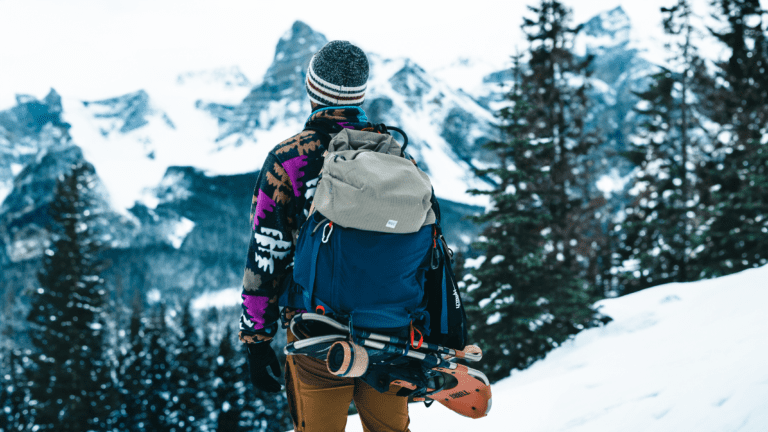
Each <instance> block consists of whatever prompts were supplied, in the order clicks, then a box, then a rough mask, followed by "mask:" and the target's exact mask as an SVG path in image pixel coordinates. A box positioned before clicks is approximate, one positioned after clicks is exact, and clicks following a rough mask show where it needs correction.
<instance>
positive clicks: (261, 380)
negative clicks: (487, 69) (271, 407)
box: [246, 342, 281, 393]
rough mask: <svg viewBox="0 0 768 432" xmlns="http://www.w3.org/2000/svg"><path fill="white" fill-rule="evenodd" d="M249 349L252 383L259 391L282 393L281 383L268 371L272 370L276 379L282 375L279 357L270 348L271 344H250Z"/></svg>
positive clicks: (247, 345)
mask: <svg viewBox="0 0 768 432" xmlns="http://www.w3.org/2000/svg"><path fill="white" fill-rule="evenodd" d="M246 347H247V348H248V367H249V369H250V371H251V382H252V383H253V386H254V387H256V388H257V389H259V390H262V391H265V392H269V393H277V392H279V391H280V388H281V387H280V383H279V382H277V380H276V379H275V378H273V377H272V376H271V375H269V372H267V369H268V368H269V369H272V374H274V376H275V377H279V376H280V375H281V371H280V363H279V362H278V361H277V355H276V354H275V352H274V351H273V350H272V347H271V346H269V342H260V343H249V344H246Z"/></svg>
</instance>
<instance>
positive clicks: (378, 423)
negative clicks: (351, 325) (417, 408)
mask: <svg viewBox="0 0 768 432" xmlns="http://www.w3.org/2000/svg"><path fill="white" fill-rule="evenodd" d="M294 340H296V338H295V336H294V335H293V334H291V332H290V330H289V331H288V342H293V341H294ZM285 388H286V393H287V394H288V408H289V409H290V411H291V418H292V419H293V427H294V429H295V431H296V432H314V431H343V430H344V427H345V426H346V424H347V411H348V409H349V403H350V401H352V400H354V401H355V407H356V408H357V412H358V413H359V415H360V421H361V422H362V423H363V430H364V431H365V432H407V431H408V424H409V423H410V419H409V418H408V399H407V398H406V397H402V396H395V392H397V390H398V389H399V388H394V387H393V388H390V391H388V392H387V393H379V392H378V391H376V390H375V389H374V388H373V387H371V386H369V385H368V384H366V383H365V382H363V381H362V380H359V379H354V378H339V377H337V376H335V375H332V374H331V373H330V372H328V369H327V368H326V365H325V362H323V361H320V360H317V359H314V358H311V357H305V356H288V358H287V359H286V361H285Z"/></svg>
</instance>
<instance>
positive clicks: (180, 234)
mask: <svg viewBox="0 0 768 432" xmlns="http://www.w3.org/2000/svg"><path fill="white" fill-rule="evenodd" d="M194 227H195V223H194V222H192V221H191V220H189V219H187V218H185V217H182V218H181V220H180V221H179V222H178V223H176V225H175V226H174V229H173V231H171V232H170V233H169V234H168V241H169V242H170V243H171V246H173V247H174V248H175V249H178V248H180V247H181V244H182V243H183V242H184V239H185V238H187V234H189V233H190V232H192V229H193V228H194Z"/></svg>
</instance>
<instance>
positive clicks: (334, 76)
mask: <svg viewBox="0 0 768 432" xmlns="http://www.w3.org/2000/svg"><path fill="white" fill-rule="evenodd" d="M367 82H368V58H367V57H366V56H365V53H364V52H363V50H361V49H360V48H358V47H356V46H354V45H352V44H351V43H349V42H347V41H331V42H328V43H327V44H325V46H324V47H322V48H321V49H320V51H318V52H317V54H315V55H314V56H313V57H312V60H310V61H309V69H307V94H309V100H311V101H312V102H314V103H316V104H318V105H324V106H345V105H362V104H363V100H365V88H366V86H367V84H366V83H367Z"/></svg>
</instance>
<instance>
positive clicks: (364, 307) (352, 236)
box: [293, 212, 434, 330]
mask: <svg viewBox="0 0 768 432" xmlns="http://www.w3.org/2000/svg"><path fill="white" fill-rule="evenodd" d="M433 231H434V229H433V226H432V225H427V226H425V227H423V228H421V229H420V230H419V231H417V232H415V233H410V234H391V233H382V232H375V231H364V230H359V229H354V228H344V227H341V226H339V225H338V224H336V225H334V224H333V222H331V221H330V220H328V219H325V218H324V217H323V216H322V215H321V214H320V213H318V212H315V213H314V214H313V215H312V216H311V217H310V218H309V219H308V220H307V222H306V223H305V224H304V226H303V227H302V229H301V233H300V234H299V240H298V243H297V245H296V256H295V260H294V263H295V264H294V271H293V278H294V282H295V283H297V284H299V285H300V286H301V287H302V289H301V291H302V292H301V300H300V303H301V304H302V307H303V309H306V310H309V311H317V310H318V308H319V309H320V310H321V311H323V312H324V313H326V314H333V315H336V316H340V317H343V318H347V319H348V320H349V321H350V322H352V323H353V325H354V326H359V327H362V328H367V329H378V330H386V329H398V328H402V327H407V326H408V325H409V324H410V322H411V321H412V320H414V319H417V320H421V319H422V318H423V316H424V311H425V310H426V301H425V297H424V284H425V281H426V273H427V271H428V270H429V267H430V255H431V254H430V252H431V249H432V243H433V242H432V234H433Z"/></svg>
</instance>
